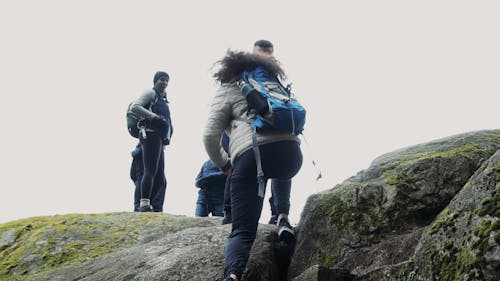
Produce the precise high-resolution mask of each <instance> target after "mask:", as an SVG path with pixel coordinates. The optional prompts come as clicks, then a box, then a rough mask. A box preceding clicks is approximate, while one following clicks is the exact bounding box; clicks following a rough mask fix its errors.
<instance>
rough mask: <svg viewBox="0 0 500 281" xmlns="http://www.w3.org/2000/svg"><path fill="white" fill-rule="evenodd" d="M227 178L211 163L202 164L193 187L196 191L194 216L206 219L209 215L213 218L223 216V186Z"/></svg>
mask: <svg viewBox="0 0 500 281" xmlns="http://www.w3.org/2000/svg"><path fill="white" fill-rule="evenodd" d="M226 178H227V176H226V175H225V174H224V173H223V172H222V171H221V170H220V169H219V168H218V167H216V166H215V165H214V164H213V163H212V161H210V160H207V161H205V163H203V166H202V167H201V170H200V172H199V173H198V176H197V177H196V182H195V185H196V187H198V188H199V189H200V190H199V191H198V199H197V200H196V211H195V216H197V217H207V216H208V215H209V214H210V213H211V214H212V216H214V217H223V216H224V186H225V184H226Z"/></svg>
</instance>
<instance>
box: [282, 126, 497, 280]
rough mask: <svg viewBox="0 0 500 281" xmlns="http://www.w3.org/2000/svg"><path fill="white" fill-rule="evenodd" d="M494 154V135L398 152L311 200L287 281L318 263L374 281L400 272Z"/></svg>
mask: <svg viewBox="0 0 500 281" xmlns="http://www.w3.org/2000/svg"><path fill="white" fill-rule="evenodd" d="M498 149H500V130H491V131H480V132H472V133H466V134H461V135H456V136H452V137H448V138H444V139H440V140H436V141H432V142H429V143H425V144H421V145H416V146H412V147H409V148H404V149H400V150H397V151H394V152H391V153H388V154H385V155H382V156H380V157H379V158H377V159H375V160H374V161H373V162H372V164H371V165H370V167H369V168H368V169H366V170H364V171H361V172H359V173H358V174H357V175H355V176H353V177H351V178H349V179H347V180H346V181H344V182H343V183H341V184H339V185H337V186H335V187H334V188H332V189H331V190H328V191H325V192H322V193H319V194H315V195H312V196H311V197H310V198H309V199H308V201H307V203H306V206H305V208H304V210H303V212H302V215H301V219H300V222H299V226H298V237H297V238H298V240H297V248H296V252H295V254H294V257H293V260H292V263H291V265H290V276H291V277H294V276H298V275H299V274H301V273H302V272H303V271H305V270H306V269H307V268H309V267H311V266H314V265H320V266H323V267H326V268H333V267H339V268H344V269H347V270H349V271H350V272H351V273H353V274H355V275H356V276H358V277H362V278H363V280H380V279H381V278H383V277H384V276H386V275H387V274H392V273H393V272H396V271H398V270H399V269H400V268H403V266H404V265H406V264H407V263H408V261H409V259H410V257H411V256H412V254H413V251H414V249H415V247H416V245H417V243H418V241H419V239H420V236H421V234H422V232H423V230H424V228H425V227H426V226H428V225H429V224H430V223H431V222H432V221H434V219H435V218H436V216H437V215H438V214H439V213H440V212H441V211H442V210H443V209H445V208H446V206H447V205H448V204H449V202H450V201H451V199H452V198H453V197H454V196H455V195H456V194H457V193H458V192H459V191H460V190H461V189H462V187H463V186H464V185H465V184H466V183H467V181H468V180H469V178H470V177H471V176H472V175H473V174H474V172H476V170H477V169H478V168H479V167H480V166H481V164H482V163H483V162H484V161H485V160H487V159H488V158H490V157H491V156H492V155H493V154H494V153H495V152H496V151H497V150H498Z"/></svg>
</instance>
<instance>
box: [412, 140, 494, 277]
mask: <svg viewBox="0 0 500 281" xmlns="http://www.w3.org/2000/svg"><path fill="white" fill-rule="evenodd" d="M499 164H500V150H499V151H497V153H495V154H494V155H493V156H492V157H491V158H490V159H489V160H488V161H486V162H485V163H483V165H482V167H481V168H480V169H479V170H478V171H477V172H476V173H475V174H474V176H473V177H472V178H471V179H470V180H469V181H468V183H467V184H466V186H465V187H464V188H463V189H462V190H461V191H460V193H459V194H457V195H456V196H455V198H453V200H452V201H451V202H450V204H449V205H448V207H447V208H446V210H444V211H443V212H441V214H439V216H438V218H437V219H436V220H435V221H434V222H433V223H432V225H431V226H430V227H429V229H428V231H427V232H426V233H425V234H424V235H423V237H422V239H421V241H420V243H419V245H418V246H417V250H416V253H415V256H414V258H413V259H414V260H415V269H414V271H415V272H416V278H417V280H444V281H446V280H498V277H499V276H500V246H499V242H500V214H499V212H498V211H499V209H500V196H499V193H500V186H499V185H498V181H497V177H498V175H499V174H500V170H499V169H498V166H499Z"/></svg>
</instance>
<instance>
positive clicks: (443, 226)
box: [428, 209, 460, 235]
mask: <svg viewBox="0 0 500 281" xmlns="http://www.w3.org/2000/svg"><path fill="white" fill-rule="evenodd" d="M448 212H449V211H448V209H444V210H443V211H442V212H441V213H440V214H439V216H438V217H437V218H436V220H435V221H434V223H433V224H432V225H431V227H430V230H429V233H428V235H434V234H436V233H437V232H438V231H439V230H442V231H447V230H449V229H450V230H452V231H453V228H454V227H455V222H454V221H455V219H457V218H458V217H459V216H460V213H459V212H454V213H452V214H448Z"/></svg>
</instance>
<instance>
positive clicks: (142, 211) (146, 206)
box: [139, 205, 153, 213]
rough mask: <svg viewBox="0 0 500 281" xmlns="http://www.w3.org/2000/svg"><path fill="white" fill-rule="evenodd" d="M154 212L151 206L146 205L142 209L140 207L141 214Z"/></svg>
mask: <svg viewBox="0 0 500 281" xmlns="http://www.w3.org/2000/svg"><path fill="white" fill-rule="evenodd" d="M152 211H153V206H151V205H144V206H142V207H139V212H141V213H147V212H152Z"/></svg>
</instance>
